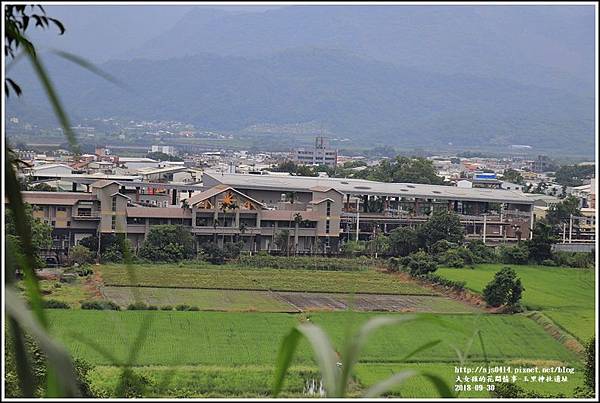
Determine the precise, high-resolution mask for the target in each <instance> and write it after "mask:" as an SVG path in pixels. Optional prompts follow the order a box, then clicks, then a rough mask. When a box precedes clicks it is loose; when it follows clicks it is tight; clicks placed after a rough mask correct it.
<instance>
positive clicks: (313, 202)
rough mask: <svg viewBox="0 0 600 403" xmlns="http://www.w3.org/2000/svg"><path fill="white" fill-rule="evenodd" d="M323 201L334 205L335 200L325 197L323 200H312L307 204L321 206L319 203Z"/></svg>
mask: <svg viewBox="0 0 600 403" xmlns="http://www.w3.org/2000/svg"><path fill="white" fill-rule="evenodd" d="M324 201H330V202H332V203H335V200H333V199H331V198H329V197H326V198H325V199H320V200H312V201H310V202H309V204H321V203H323V202H324Z"/></svg>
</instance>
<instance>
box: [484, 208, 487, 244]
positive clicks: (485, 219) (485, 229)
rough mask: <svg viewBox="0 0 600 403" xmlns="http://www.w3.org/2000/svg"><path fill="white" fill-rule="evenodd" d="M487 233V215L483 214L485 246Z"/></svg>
mask: <svg viewBox="0 0 600 403" xmlns="http://www.w3.org/2000/svg"><path fill="white" fill-rule="evenodd" d="M486 232H487V213H486V214H483V244H484V245H485V236H486Z"/></svg>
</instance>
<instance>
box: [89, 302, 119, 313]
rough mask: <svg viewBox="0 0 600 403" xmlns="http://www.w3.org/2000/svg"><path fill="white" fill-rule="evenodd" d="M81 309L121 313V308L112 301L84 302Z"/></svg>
mask: <svg viewBox="0 0 600 403" xmlns="http://www.w3.org/2000/svg"><path fill="white" fill-rule="evenodd" d="M81 309H96V310H101V311H103V310H109V311H120V310H121V307H120V306H119V305H117V304H115V303H114V302H112V301H84V302H82V303H81Z"/></svg>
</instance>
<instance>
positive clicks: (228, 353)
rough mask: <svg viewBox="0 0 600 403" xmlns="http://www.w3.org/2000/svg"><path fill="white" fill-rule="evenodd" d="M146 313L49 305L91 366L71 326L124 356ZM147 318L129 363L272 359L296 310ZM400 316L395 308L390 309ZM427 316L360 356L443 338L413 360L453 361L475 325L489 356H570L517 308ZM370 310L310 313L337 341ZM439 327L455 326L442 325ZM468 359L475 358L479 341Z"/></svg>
mask: <svg viewBox="0 0 600 403" xmlns="http://www.w3.org/2000/svg"><path fill="white" fill-rule="evenodd" d="M144 314H145V312H140V311H124V312H117V311H111V312H107V311H81V310H80V311H58V310H57V311H50V312H49V319H50V322H51V330H52V333H53V334H55V335H56V336H57V337H58V338H59V339H60V340H62V341H63V342H64V343H65V344H66V346H67V347H68V348H69V350H71V352H72V353H73V354H74V355H75V356H80V357H82V358H84V359H86V360H88V361H89V362H90V363H92V364H95V365H110V364H112V363H111V362H110V361H108V360H107V359H106V358H105V357H103V356H102V355H100V354H99V353H98V352H96V351H95V350H94V349H93V348H91V347H90V346H88V345H86V344H84V343H83V342H82V341H81V339H80V337H79V336H78V335H77V334H74V333H73V332H81V333H82V334H83V335H84V336H85V337H86V338H88V339H91V340H93V341H94V342H96V343H98V344H100V345H102V346H105V347H106V346H110V349H111V351H112V353H113V354H115V355H116V356H117V357H118V358H120V359H124V358H125V357H126V355H127V353H128V352H129V350H130V348H131V345H132V343H133V340H134V337H135V333H136V331H137V329H138V328H139V325H140V323H141V320H142V318H143V315H144ZM149 314H150V315H152V323H151V326H150V328H149V330H148V337H147V339H146V342H145V343H144V345H143V346H142V348H141V350H140V354H139V356H138V358H137V360H136V362H135V365H170V366H171V365H250V364H252V365H257V364H265V365H266V364H273V363H274V362H275V357H276V353H277V349H278V347H279V343H280V342H281V339H282V338H283V336H284V335H285V334H286V333H287V332H288V331H289V330H290V329H291V327H292V326H294V325H295V324H297V323H298V322H299V320H300V319H301V318H302V317H303V315H292V314H281V313H279V314H278V313H233V312H231V313H223V312H161V311H154V312H150V313H149ZM393 315H402V314H393ZM422 315H424V316H426V317H429V318H438V319H439V322H440V324H437V323H434V322H422V323H406V324H400V325H396V326H392V327H387V328H383V329H381V330H379V331H377V332H376V333H375V334H374V335H373V336H372V338H370V339H369V343H368V345H367V347H366V348H365V350H364V352H363V354H362V356H361V360H363V361H371V362H398V361H399V360H400V359H401V358H402V357H403V356H404V355H405V354H407V353H408V352H410V351H412V350H414V349H415V348H417V347H418V346H420V345H422V344H424V343H426V342H428V341H432V340H435V339H438V338H439V339H442V340H444V342H443V343H441V344H439V345H437V346H435V347H433V348H431V349H429V350H426V351H423V352H421V353H418V354H417V355H416V356H414V357H413V360H415V361H456V360H457V356H456V353H455V351H454V349H453V347H452V346H453V345H454V346H456V347H457V348H460V349H463V348H464V346H465V344H466V342H467V340H468V338H469V337H471V335H472V332H473V331H474V329H475V328H476V326H477V327H478V328H479V329H481V331H482V333H483V337H484V340H485V341H486V346H485V347H486V350H487V354H488V356H489V357H490V359H497V360H505V359H552V360H560V361H563V362H572V361H576V360H577V357H576V356H575V355H574V353H572V352H570V351H569V350H567V349H566V348H565V347H563V346H562V345H561V344H560V343H558V342H557V341H555V340H554V339H552V338H551V337H550V336H549V335H548V334H546V333H545V332H544V331H543V329H542V328H541V327H540V326H537V325H536V323H535V322H533V321H532V320H530V319H528V318H525V317H523V316H521V315H469V314H463V315H460V314H422ZM371 316H373V314H370V313H354V312H328V313H313V314H310V315H309V318H310V320H311V321H313V322H314V323H317V324H319V325H321V326H322V327H323V328H324V329H325V331H326V332H327V333H328V334H329V335H330V336H331V338H332V340H333V341H334V343H335V345H336V346H337V347H338V348H339V347H340V345H341V342H342V340H343V337H344V335H345V329H347V328H348V327H349V326H355V325H356V324H358V323H362V322H363V321H365V320H367V318H369V317H371ZM444 326H454V328H447V327H444ZM472 350H473V353H474V356H473V359H480V360H481V359H482V358H483V355H482V353H481V349H480V347H479V346H478V345H474V346H473V349H472ZM311 362H312V360H311V358H310V354H309V351H308V350H307V349H306V348H301V349H300V352H299V356H298V357H297V360H296V364H307V363H311Z"/></svg>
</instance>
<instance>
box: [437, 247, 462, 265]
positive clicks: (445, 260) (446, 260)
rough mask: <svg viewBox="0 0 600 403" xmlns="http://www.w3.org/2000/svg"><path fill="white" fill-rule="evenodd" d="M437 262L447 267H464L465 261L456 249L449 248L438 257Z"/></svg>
mask: <svg viewBox="0 0 600 403" xmlns="http://www.w3.org/2000/svg"><path fill="white" fill-rule="evenodd" d="M439 262H440V263H441V264H444V265H446V266H448V267H457V268H458V267H464V265H465V261H464V260H463V258H462V256H461V255H460V252H459V250H458V249H449V250H447V251H446V252H444V253H443V254H442V256H440V258H439Z"/></svg>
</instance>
